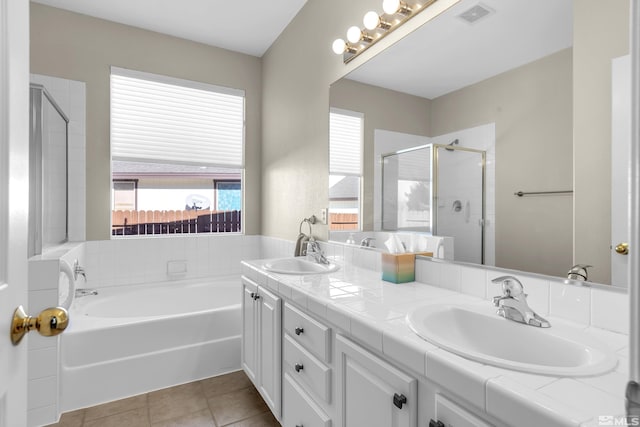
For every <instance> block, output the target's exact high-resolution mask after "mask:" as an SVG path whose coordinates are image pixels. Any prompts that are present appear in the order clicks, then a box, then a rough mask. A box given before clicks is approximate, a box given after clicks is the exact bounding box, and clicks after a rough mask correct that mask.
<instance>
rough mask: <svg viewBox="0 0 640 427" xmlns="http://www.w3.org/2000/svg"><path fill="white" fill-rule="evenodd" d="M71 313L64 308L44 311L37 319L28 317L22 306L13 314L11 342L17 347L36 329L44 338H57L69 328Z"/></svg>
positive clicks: (51, 308)
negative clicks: (28, 333)
mask: <svg viewBox="0 0 640 427" xmlns="http://www.w3.org/2000/svg"><path fill="white" fill-rule="evenodd" d="M68 324H69V313H67V310H65V309H64V308H62V307H50V308H46V309H44V310H42V311H41V312H40V314H38V316H37V317H31V316H27V313H25V311H24V308H22V306H20V307H18V308H16V311H14V312H13V322H11V342H12V343H13V344H14V345H16V344H18V343H19V342H20V340H21V339H22V337H23V336H25V335H26V334H27V332H29V331H31V330H33V329H35V330H37V331H38V332H39V333H40V335H42V336H44V337H53V336H56V335H58V334H60V333H62V331H64V330H65V329H66V328H67V325H68Z"/></svg>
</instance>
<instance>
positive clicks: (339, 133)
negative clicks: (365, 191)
mask: <svg viewBox="0 0 640 427" xmlns="http://www.w3.org/2000/svg"><path fill="white" fill-rule="evenodd" d="M363 120H364V119H363V115H362V113H357V112H354V111H347V110H340V109H337V108H332V109H331V112H330V114H329V229H330V230H334V231H337V230H359V229H360V227H361V224H360V210H361V209H360V193H361V182H362V139H363V133H362V132H363Z"/></svg>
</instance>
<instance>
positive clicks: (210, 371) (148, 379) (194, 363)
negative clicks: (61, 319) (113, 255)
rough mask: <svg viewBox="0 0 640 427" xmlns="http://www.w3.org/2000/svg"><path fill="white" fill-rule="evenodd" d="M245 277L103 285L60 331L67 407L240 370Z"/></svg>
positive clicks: (76, 306)
mask: <svg viewBox="0 0 640 427" xmlns="http://www.w3.org/2000/svg"><path fill="white" fill-rule="evenodd" d="M240 311H241V286H240V277H239V276H238V275H234V276H223V277H207V278H202V279H198V280H188V281H171V282H161V283H154V284H141V285H134V286H114V287H106V288H101V289H99V294H98V295H90V296H86V297H82V298H78V299H76V300H75V301H74V303H73V305H72V306H71V311H70V325H69V328H68V329H67V331H65V333H64V334H62V335H61V336H60V337H61V376H60V378H61V394H62V402H61V410H62V411H63V412H67V411H71V410H74V409H78V408H84V407H87V406H92V405H96V404H99V403H104V402H108V401H112V400H117V399H122V398H125V397H129V396H133V395H136V394H141V393H145V392H149V391H152V390H157V389H161V388H165V387H170V386H173V385H177V384H182V383H186V382H190V381H195V380H199V379H202V378H208V377H212V376H215V375H219V374H223V373H227V372H231V371H235V370H238V369H240V341H241V313H240Z"/></svg>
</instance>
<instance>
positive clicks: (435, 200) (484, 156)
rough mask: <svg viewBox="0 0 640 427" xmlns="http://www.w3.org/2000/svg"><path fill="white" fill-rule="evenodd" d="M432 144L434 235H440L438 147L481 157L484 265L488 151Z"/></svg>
mask: <svg viewBox="0 0 640 427" xmlns="http://www.w3.org/2000/svg"><path fill="white" fill-rule="evenodd" d="M428 145H431V146H432V148H431V161H432V163H433V164H432V167H431V183H432V184H431V185H432V191H431V195H432V200H431V205H432V206H433V207H435V209H433V208H432V209H431V221H432V224H433V226H432V227H431V234H432V235H434V236H438V195H439V194H438V193H439V191H440V183H439V182H438V181H439V180H438V172H439V170H440V162H439V159H438V157H439V154H438V150H437V149H438V148H444V149H445V150H448V151H466V152H470V153H478V154H480V157H481V167H482V216H481V218H480V264H482V265H484V263H485V256H484V255H485V254H484V252H485V247H484V245H485V228H486V225H487V224H486V216H487V212H486V204H487V202H486V198H487V189H486V184H487V152H486V151H485V150H476V149H473V148H467V147H459V146H453V145H443V144H428Z"/></svg>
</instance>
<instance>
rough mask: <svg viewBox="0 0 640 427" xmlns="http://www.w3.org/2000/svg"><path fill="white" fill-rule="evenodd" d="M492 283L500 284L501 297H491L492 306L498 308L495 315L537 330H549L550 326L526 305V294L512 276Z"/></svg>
mask: <svg viewBox="0 0 640 427" xmlns="http://www.w3.org/2000/svg"><path fill="white" fill-rule="evenodd" d="M491 282H493V283H502V295H500V296H497V297H493V305H494V306H496V307H498V311H497V314H498V315H499V316H502V317H504V318H505V319H509V320H513V321H515V322H519V323H525V324H527V325H531V326H537V327H539V328H549V327H551V324H550V323H549V322H548V321H546V320H545V319H543V318H542V317H540V316H538V315H537V314H536V313H535V312H534V311H533V310H532V309H531V307H529V304H527V294H525V293H524V287H523V286H522V283H520V281H519V280H518V279H517V278H515V277H513V276H500V277H496V278H495V279H493V280H492V281H491Z"/></svg>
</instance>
